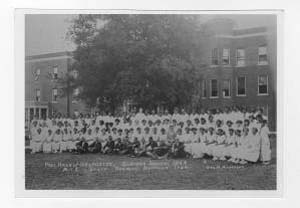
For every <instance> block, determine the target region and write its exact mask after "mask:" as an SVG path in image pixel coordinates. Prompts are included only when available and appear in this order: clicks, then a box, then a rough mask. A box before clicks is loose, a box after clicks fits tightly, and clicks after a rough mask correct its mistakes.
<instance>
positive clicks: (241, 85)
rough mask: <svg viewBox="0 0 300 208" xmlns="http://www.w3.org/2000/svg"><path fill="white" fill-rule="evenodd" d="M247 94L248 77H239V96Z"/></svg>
mask: <svg viewBox="0 0 300 208" xmlns="http://www.w3.org/2000/svg"><path fill="white" fill-rule="evenodd" d="M245 95H246V77H238V78H237V96H245Z"/></svg>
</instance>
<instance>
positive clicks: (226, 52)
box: [211, 46, 268, 66]
mask: <svg viewBox="0 0 300 208" xmlns="http://www.w3.org/2000/svg"><path fill="white" fill-rule="evenodd" d="M245 59H246V55H245V49H243V48H238V49H236V66H245V65H246V63H245ZM220 61H221V63H220ZM219 64H221V65H230V49H229V48H223V49H222V57H221V60H220V59H219V49H218V48H214V49H213V50H212V56H211V65H219ZM258 64H259V65H266V64H268V55H267V47H266V46H260V47H259V48H258Z"/></svg>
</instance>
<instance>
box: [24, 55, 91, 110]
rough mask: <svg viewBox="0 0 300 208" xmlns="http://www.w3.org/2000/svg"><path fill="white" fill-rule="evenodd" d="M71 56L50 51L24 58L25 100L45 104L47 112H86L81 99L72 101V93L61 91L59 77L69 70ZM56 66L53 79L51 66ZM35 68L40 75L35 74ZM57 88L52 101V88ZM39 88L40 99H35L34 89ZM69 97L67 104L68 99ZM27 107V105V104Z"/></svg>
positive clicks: (33, 104)
mask: <svg viewBox="0 0 300 208" xmlns="http://www.w3.org/2000/svg"><path fill="white" fill-rule="evenodd" d="M71 61H72V58H71V56H70V54H69V53H64V52H62V53H51V54H42V55H37V56H29V57H26V59H25V101H26V103H31V107H34V106H41V105H43V106H47V107H48V111H49V112H48V114H49V115H51V114H52V113H56V112H59V113H62V114H65V115H67V114H68V108H69V113H70V115H72V114H73V113H74V111H75V110H78V111H80V112H87V111H88V109H87V107H86V106H85V104H84V103H83V102H81V101H77V102H72V100H73V98H72V94H70V95H66V94H63V93H62V90H61V87H62V86H61V83H60V82H59V78H62V77H63V76H64V75H65V74H66V73H67V72H68V70H69V66H70V63H71ZM54 67H57V68H58V79H53V77H52V74H53V68H54ZM37 69H39V70H40V75H39V76H36V72H37ZM53 88H57V89H58V97H57V101H56V102H55V101H53V96H52V89H53ZM37 89H40V92H41V94H40V101H39V102H37V101H36V90H37ZM67 96H68V97H69V106H68V99H67ZM27 107H29V106H27Z"/></svg>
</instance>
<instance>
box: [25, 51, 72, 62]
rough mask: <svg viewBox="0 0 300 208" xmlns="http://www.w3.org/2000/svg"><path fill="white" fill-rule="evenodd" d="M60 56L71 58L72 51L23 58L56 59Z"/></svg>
mask: <svg viewBox="0 0 300 208" xmlns="http://www.w3.org/2000/svg"><path fill="white" fill-rule="evenodd" d="M61 56H67V57H70V58H72V56H73V51H61V52H55V53H44V54H38V55H32V56H25V60H35V59H44V58H56V57H61Z"/></svg>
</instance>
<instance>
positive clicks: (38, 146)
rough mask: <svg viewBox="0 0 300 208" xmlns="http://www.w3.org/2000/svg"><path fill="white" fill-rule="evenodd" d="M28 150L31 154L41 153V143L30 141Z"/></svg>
mask: <svg viewBox="0 0 300 208" xmlns="http://www.w3.org/2000/svg"><path fill="white" fill-rule="evenodd" d="M30 148H31V151H32V153H36V152H40V151H42V142H36V141H31V142H30Z"/></svg>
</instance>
